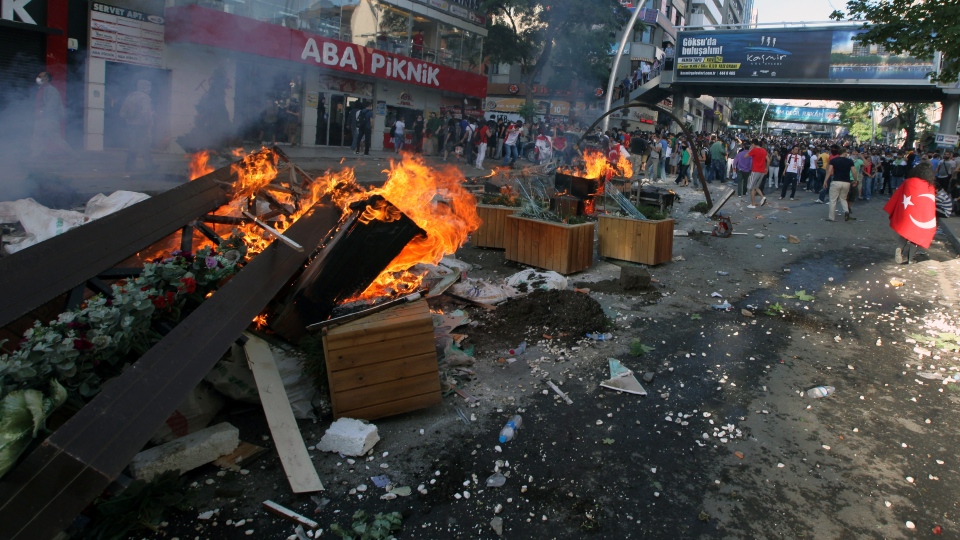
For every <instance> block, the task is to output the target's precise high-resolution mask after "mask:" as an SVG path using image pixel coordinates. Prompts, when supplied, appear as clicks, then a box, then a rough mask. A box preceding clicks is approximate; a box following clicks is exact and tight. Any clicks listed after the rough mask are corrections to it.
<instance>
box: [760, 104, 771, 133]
mask: <svg viewBox="0 0 960 540" xmlns="http://www.w3.org/2000/svg"><path fill="white" fill-rule="evenodd" d="M768 110H770V102H769V101H768V102H767V106H766V107H764V109H763V116H762V117H761V118H760V134H761V135H763V121H764V120H766V119H767V111H768Z"/></svg>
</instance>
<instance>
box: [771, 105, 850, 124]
mask: <svg viewBox="0 0 960 540" xmlns="http://www.w3.org/2000/svg"><path fill="white" fill-rule="evenodd" d="M770 118H773V119H776V120H779V121H781V122H804V123H808V124H839V123H840V113H839V112H837V110H836V109H819V108H815V107H791V106H789V105H774V106H773V107H770Z"/></svg>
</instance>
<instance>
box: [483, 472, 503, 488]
mask: <svg viewBox="0 0 960 540" xmlns="http://www.w3.org/2000/svg"><path fill="white" fill-rule="evenodd" d="M506 483H507V477H506V476H504V475H502V474H500V473H498V472H495V473H493V474H491V475H490V477H489V478H487V487H503V485H504V484H506Z"/></svg>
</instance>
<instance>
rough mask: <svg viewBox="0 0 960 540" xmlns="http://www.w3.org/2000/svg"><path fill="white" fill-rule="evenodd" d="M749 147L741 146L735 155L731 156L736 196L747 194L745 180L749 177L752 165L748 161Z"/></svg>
mask: <svg viewBox="0 0 960 540" xmlns="http://www.w3.org/2000/svg"><path fill="white" fill-rule="evenodd" d="M749 152H750V149H749V148H741V149H740V152H738V153H737V157H735V158H733V168H734V170H735V171H737V196H738V197H743V196H744V195H746V194H747V182H748V180H749V179H750V170H751V169H752V167H753V164H752V162H751V161H750V156H749V155H748V154H749Z"/></svg>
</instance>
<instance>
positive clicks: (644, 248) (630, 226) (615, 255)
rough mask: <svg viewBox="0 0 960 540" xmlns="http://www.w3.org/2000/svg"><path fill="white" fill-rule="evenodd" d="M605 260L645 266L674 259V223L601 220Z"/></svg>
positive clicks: (602, 247)
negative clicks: (606, 258) (616, 260)
mask: <svg viewBox="0 0 960 540" xmlns="http://www.w3.org/2000/svg"><path fill="white" fill-rule="evenodd" d="M599 236H600V249H599V253H600V256H601V257H609V258H611V259H619V260H621V261H630V262H635V263H641V264H650V265H654V264H660V263H662V262H666V261H669V260H670V259H671V258H673V220H672V219H663V220H659V221H644V220H640V219H632V218H621V217H613V216H600V234H599Z"/></svg>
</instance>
